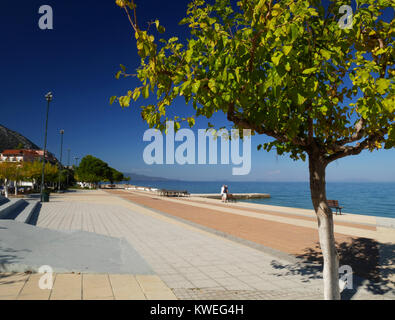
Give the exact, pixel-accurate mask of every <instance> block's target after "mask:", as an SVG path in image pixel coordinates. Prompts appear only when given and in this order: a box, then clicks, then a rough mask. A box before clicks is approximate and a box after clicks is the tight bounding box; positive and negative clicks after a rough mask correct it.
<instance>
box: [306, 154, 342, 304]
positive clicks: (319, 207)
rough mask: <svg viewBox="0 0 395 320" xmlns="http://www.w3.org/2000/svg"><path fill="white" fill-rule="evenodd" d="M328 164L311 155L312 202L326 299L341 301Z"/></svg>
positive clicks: (319, 157)
mask: <svg viewBox="0 0 395 320" xmlns="http://www.w3.org/2000/svg"><path fill="white" fill-rule="evenodd" d="M325 169H326V163H325V162H324V161H323V160H322V157H321V156H319V155H313V154H310V155H309V171H310V192H311V200H312V201H313V206H314V210H315V213H316V215H317V220H318V234H319V239H320V246H321V251H322V256H323V258H324V270H323V277H324V298H325V300H339V299H340V290H339V258H338V255H337V251H336V246H335V236H334V232H333V215H332V210H331V209H330V208H329V207H328V205H327V203H326V187H325Z"/></svg>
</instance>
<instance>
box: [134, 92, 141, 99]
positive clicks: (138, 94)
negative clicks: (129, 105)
mask: <svg viewBox="0 0 395 320" xmlns="http://www.w3.org/2000/svg"><path fill="white" fill-rule="evenodd" d="M139 97H140V90H137V91H135V92H134V93H133V100H134V101H136V100H137V99H138V98H139Z"/></svg>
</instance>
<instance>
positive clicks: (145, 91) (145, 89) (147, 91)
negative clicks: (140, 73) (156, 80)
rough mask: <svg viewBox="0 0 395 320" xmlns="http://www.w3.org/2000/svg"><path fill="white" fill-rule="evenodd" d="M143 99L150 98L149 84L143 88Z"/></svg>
mask: <svg viewBox="0 0 395 320" xmlns="http://www.w3.org/2000/svg"><path fill="white" fill-rule="evenodd" d="M143 97H144V99H147V98H148V97H149V84H147V85H146V86H145V87H144V88H143Z"/></svg>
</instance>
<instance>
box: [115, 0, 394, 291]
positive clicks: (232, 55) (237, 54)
mask: <svg viewBox="0 0 395 320" xmlns="http://www.w3.org/2000/svg"><path fill="white" fill-rule="evenodd" d="M116 3H117V5H118V6H120V7H121V8H122V9H123V10H124V11H125V13H127V17H128V19H129V21H130V23H131V26H132V27H133V31H134V34H135V38H136V43H137V50H138V54H139V55H140V57H141V63H140V66H139V67H138V68H137V72H133V73H128V72H127V71H126V68H125V66H123V65H121V70H120V71H119V72H118V73H117V74H116V78H119V77H121V76H122V77H129V76H137V78H138V79H139V80H140V82H141V85H140V86H137V87H136V88H134V89H132V90H130V91H128V92H127V94H126V95H124V96H120V97H116V96H113V97H111V99H110V103H113V102H114V101H118V102H119V104H120V105H121V106H122V107H128V106H129V105H130V104H131V102H132V101H133V100H134V101H136V100H137V99H139V97H142V98H144V99H147V98H148V97H149V96H150V95H152V94H154V97H155V98H156V103H155V104H150V105H145V106H142V107H141V108H142V111H141V114H142V117H143V119H144V120H145V121H146V122H147V123H148V124H149V126H150V127H155V128H159V129H161V130H164V129H165V121H166V120H167V119H168V109H169V108H171V107H172V103H173V101H174V100H175V99H176V98H177V97H180V96H183V97H184V98H185V102H186V103H192V106H193V109H194V111H193V113H191V115H190V117H186V118H179V117H175V118H174V119H173V120H175V121H176V129H177V128H179V127H180V122H181V121H186V122H188V124H189V125H190V126H193V125H194V123H195V118H196V117H198V116H204V117H207V118H210V117H211V116H212V115H213V114H214V113H215V112H223V113H224V114H225V115H226V117H227V119H228V120H229V121H230V122H232V123H233V124H234V126H235V127H236V128H240V129H242V128H245V129H251V130H252V131H253V133H255V134H264V135H267V136H269V137H271V138H272V139H271V141H270V142H268V143H266V144H263V145H260V146H259V147H258V148H262V147H263V149H266V150H268V151H269V150H271V149H272V148H274V149H275V150H276V151H277V153H278V154H289V156H290V157H291V158H292V159H295V160H297V159H302V160H305V159H306V158H308V163H309V172H310V190H311V199H312V203H313V206H314V209H315V212H316V215H317V220H318V230H319V238H320V245H321V250H322V253H323V258H324V270H323V276H324V287H325V289H324V292H325V298H326V299H339V298H340V293H339V285H338V280H339V276H338V263H339V262H338V255H337V252H336V247H335V238H334V231H333V216H332V211H331V209H330V208H329V207H328V205H327V201H326V189H325V171H326V167H327V166H328V165H329V164H330V163H331V162H333V161H335V160H338V159H341V158H343V157H346V156H350V155H357V154H359V153H360V152H361V151H363V150H366V149H368V150H370V151H373V150H376V149H380V148H381V147H382V146H384V147H385V148H392V147H393V146H394V143H395V129H394V120H395V98H394V92H395V89H394V88H395V87H394V74H395V71H394V30H395V29H394V20H392V21H391V22H389V23H386V22H384V21H383V19H381V18H380V15H381V14H382V12H383V10H384V9H386V8H389V7H391V6H393V2H391V1H389V0H377V1H376V0H361V1H357V9H356V11H355V12H354V15H353V18H352V19H353V20H352V27H351V28H340V27H339V20H340V19H341V18H342V15H344V14H343V13H339V8H340V6H341V5H348V4H349V1H333V2H330V3H329V7H324V6H323V4H322V2H321V1H314V0H311V1H304V0H300V1H295V0H283V1H271V0H245V1H240V2H238V4H237V7H233V6H232V5H231V4H230V1H228V0H217V1H215V4H213V5H211V4H208V3H206V2H205V1H204V0H194V1H192V2H191V3H190V4H189V5H188V9H187V15H186V17H185V18H184V19H183V20H182V21H181V24H186V25H187V26H188V27H189V29H190V37H189V38H188V39H187V40H186V41H185V42H181V41H179V39H178V38H177V37H171V38H169V39H159V41H157V40H156V39H155V35H154V34H155V33H156V32H158V33H163V32H164V31H165V30H164V27H163V26H161V25H160V23H159V21H158V20H156V21H154V22H153V23H150V26H152V25H155V26H156V31H155V30H153V28H150V29H149V30H142V29H141V28H140V27H139V25H138V24H137V19H136V6H135V3H134V1H133V0H132V1H127V0H117V1H116Z"/></svg>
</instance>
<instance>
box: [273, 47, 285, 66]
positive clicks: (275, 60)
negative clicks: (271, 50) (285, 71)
mask: <svg viewBox="0 0 395 320" xmlns="http://www.w3.org/2000/svg"><path fill="white" fill-rule="evenodd" d="M282 56H283V53H282V52H280V51H277V52H276V53H275V54H274V56H272V61H273V63H274V65H275V66H278V65H279V64H280V60H281V57H282Z"/></svg>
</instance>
